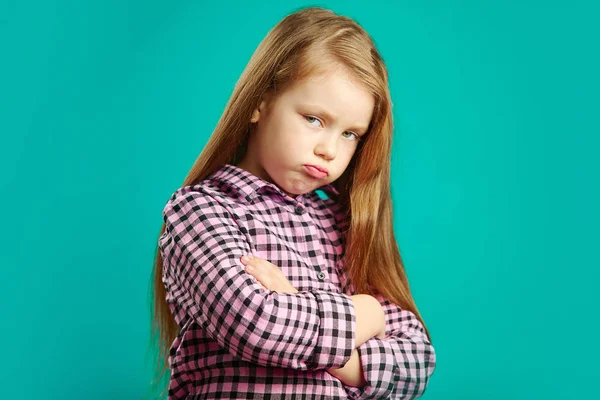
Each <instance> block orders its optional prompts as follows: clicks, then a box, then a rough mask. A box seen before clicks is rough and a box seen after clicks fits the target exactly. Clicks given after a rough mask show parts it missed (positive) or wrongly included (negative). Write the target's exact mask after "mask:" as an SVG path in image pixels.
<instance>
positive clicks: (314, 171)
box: [304, 165, 327, 179]
mask: <svg viewBox="0 0 600 400" xmlns="http://www.w3.org/2000/svg"><path fill="white" fill-rule="evenodd" d="M304 168H306V171H308V173H309V174H310V175H311V176H313V177H315V178H319V179H320V178H324V177H326V176H327V172H323V171H321V170H319V169H317V168H315V167H313V166H311V165H305V166H304Z"/></svg>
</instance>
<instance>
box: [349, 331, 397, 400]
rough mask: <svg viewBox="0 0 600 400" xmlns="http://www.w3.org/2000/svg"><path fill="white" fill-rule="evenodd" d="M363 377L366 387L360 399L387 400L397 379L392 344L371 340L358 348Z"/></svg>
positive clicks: (385, 341) (376, 339)
mask: <svg viewBox="0 0 600 400" xmlns="http://www.w3.org/2000/svg"><path fill="white" fill-rule="evenodd" d="M357 350H358V354H359V357H360V362H361V364H362V370H363V376H364V377H365V381H367V386H365V387H364V388H363V393H362V396H361V398H362V397H364V398H373V399H387V398H389V396H390V395H391V394H392V392H393V390H394V387H395V386H396V380H397V379H398V373H397V371H396V369H397V368H398V366H397V365H396V359H395V357H394V349H393V347H392V344H391V343H390V342H389V341H387V340H383V339H378V338H371V339H369V340H368V341H366V342H365V343H363V344H362V345H360V346H359V347H358V349H357Z"/></svg>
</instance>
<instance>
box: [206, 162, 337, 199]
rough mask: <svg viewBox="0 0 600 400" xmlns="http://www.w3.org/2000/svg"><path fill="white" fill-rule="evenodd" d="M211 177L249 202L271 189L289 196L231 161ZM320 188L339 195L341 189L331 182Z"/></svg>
mask: <svg viewBox="0 0 600 400" xmlns="http://www.w3.org/2000/svg"><path fill="white" fill-rule="evenodd" d="M210 178H211V179H214V180H218V181H221V182H223V183H225V184H227V185H228V186H230V187H232V188H233V189H235V190H237V191H238V192H239V194H240V195H241V196H243V197H244V198H245V199H246V200H247V201H249V202H252V201H253V199H254V197H256V196H257V195H258V194H259V193H265V192H269V191H270V192H275V193H277V194H279V195H280V196H282V197H286V196H287V195H286V194H285V193H284V192H283V191H282V190H281V189H280V188H279V186H277V185H276V184H274V183H271V182H267V181H265V180H264V179H262V178H259V177H258V176H256V175H254V174H252V173H251V172H249V171H246V170H245V169H242V168H240V167H238V166H236V165H233V164H229V163H226V164H223V166H222V167H221V168H219V169H218V170H217V171H216V172H214V173H213V174H212V175H211V176H210ZM318 189H320V190H323V191H325V192H330V193H334V194H335V195H339V191H338V190H337V188H336V187H335V186H334V185H333V184H331V183H330V184H327V185H324V186H321V187H319V188H318ZM302 197H303V195H298V196H296V197H295V200H296V201H299V202H302V201H301V198H302Z"/></svg>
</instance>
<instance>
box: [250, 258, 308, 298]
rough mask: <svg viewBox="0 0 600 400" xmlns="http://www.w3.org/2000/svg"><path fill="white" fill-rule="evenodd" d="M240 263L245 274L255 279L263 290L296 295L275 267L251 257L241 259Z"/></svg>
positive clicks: (293, 288) (288, 282)
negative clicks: (244, 268) (243, 266)
mask: <svg viewBox="0 0 600 400" xmlns="http://www.w3.org/2000/svg"><path fill="white" fill-rule="evenodd" d="M241 261H242V264H244V265H245V266H246V272H247V273H249V274H250V275H252V276H253V277H255V278H256V280H257V281H258V282H259V283H260V284H261V285H262V286H263V287H264V288H265V289H269V290H272V291H274V292H278V293H298V290H296V288H295V287H293V286H292V284H291V283H290V281H288V280H287V278H286V277H285V275H284V274H283V272H281V270H280V269H279V267H277V266H276V265H274V264H271V263H270V262H268V261H267V260H263V259H261V258H259V257H256V256H252V255H247V256H244V257H242V258H241Z"/></svg>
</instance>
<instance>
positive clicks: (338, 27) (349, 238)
mask: <svg viewBox="0 0 600 400" xmlns="http://www.w3.org/2000/svg"><path fill="white" fill-rule="evenodd" d="M325 61H328V62H333V63H337V64H340V65H343V66H344V67H346V69H347V70H348V71H350V73H351V74H352V75H353V77H354V78H355V79H356V80H357V81H358V82H360V83H362V84H363V85H364V87H366V88H367V89H368V90H369V91H370V92H371V93H372V94H373V96H374V98H375V108H374V111H373V115H372V119H371V124H370V127H369V132H368V135H366V137H365V139H364V140H363V141H361V142H360V144H359V147H358V148H357V150H356V153H355V155H354V157H353V159H352V161H351V162H350V164H349V166H348V168H347V169H346V171H345V172H344V174H343V175H342V176H341V177H340V178H339V179H338V180H337V181H335V182H334V184H335V185H336V188H337V189H338V190H339V192H340V195H339V197H338V201H339V202H340V204H341V205H342V206H343V210H344V211H345V215H346V221H347V225H346V226H347V227H348V229H347V230H346V231H345V232H344V235H345V242H346V249H345V253H344V260H345V265H346V268H347V272H348V276H349V279H350V282H351V283H352V284H353V285H354V288H355V289H356V291H357V293H368V294H375V293H379V294H381V295H383V296H385V297H386V298H388V299H389V300H391V301H392V302H394V303H396V304H397V305H398V306H400V307H401V308H402V309H405V310H409V311H411V312H413V313H414V314H415V315H416V316H417V318H418V319H419V321H420V322H421V323H422V324H423V327H425V323H424V322H423V319H422V318H421V315H420V314H419V311H418V310H417V307H416V305H415V302H414V300H413V298H412V295H411V292H410V288H409V283H408V279H407V276H406V273H405V270H404V266H403V262H402V259H401V257H400V251H399V248H398V244H397V243H396V239H395V236H394V229H393V216H392V198H391V191H390V164H391V148H392V134H393V120H392V110H391V109H392V102H391V98H390V92H389V86H388V72H387V68H386V66H385V63H384V61H383V59H382V57H381V55H380V54H379V52H378V50H377V49H376V47H375V44H374V42H373V40H372V39H371V37H370V36H369V34H368V33H367V32H366V31H365V30H364V29H363V28H362V27H361V26H360V25H359V24H358V23H357V22H355V21H354V20H352V19H351V18H348V17H345V16H340V15H337V14H335V13H334V12H332V11H330V10H327V9H323V8H319V7H309V8H304V9H300V10H298V11H296V12H294V13H292V14H289V15H288V16H286V17H285V18H283V19H282V20H281V21H280V22H279V23H278V24H277V25H275V26H274V27H273V28H272V29H271V30H270V31H269V32H268V34H267V35H266V37H265V38H264V39H263V41H262V42H261V43H260V44H259V46H258V47H257V49H256V51H255V52H254V54H253V55H252V57H251V59H250V61H249V62H248V65H247V66H246V69H245V70H244V71H243V72H242V75H241V76H240V78H239V80H238V82H237V84H236V85H235V88H234V90H233V93H232V95H231V98H230V99H229V102H228V103H227V105H226V107H225V110H224V112H223V114H222V116H221V118H220V119H219V122H218V123H217V126H216V128H215V130H214V132H213V134H212V135H211V137H210V139H209V140H208V142H207V144H206V146H205V148H204V149H203V150H202V152H201V153H200V155H199V157H198V158H197V159H196V161H195V163H194V165H193V166H192V168H191V170H190V172H189V173H188V175H187V177H186V178H185V180H184V182H183V185H182V186H187V185H193V184H196V183H198V182H199V181H201V180H202V179H204V178H206V177H207V176H209V175H210V174H212V173H213V172H215V171H216V170H217V169H219V168H220V167H221V166H223V165H224V164H225V163H230V164H234V165H235V164H237V163H238V162H239V161H240V160H241V157H242V156H243V155H244V152H245V149H246V146H247V139H248V134H249V131H250V118H251V115H252V112H253V110H254V109H255V108H257V107H258V105H259V103H260V101H261V99H262V98H263V96H264V95H265V94H266V93H267V92H269V91H272V92H277V91H285V89H286V88H287V87H289V86H290V85H291V84H293V83H294V82H297V81H298V80H301V79H304V78H306V77H308V76H311V75H312V74H315V73H317V72H318V71H319V70H320V69H322V68H323V65H324V64H325ZM164 230H165V225H164V223H163V226H162V228H161V230H160V234H159V235H162V233H163V232H164ZM154 267H155V269H154V271H153V277H154V309H153V313H154V314H153V322H152V326H151V330H152V338H153V339H156V337H157V335H158V346H159V355H160V357H159V358H158V363H157V370H156V372H157V373H158V375H157V378H158V379H157V380H156V381H155V382H158V380H160V378H161V377H162V376H163V375H164V372H165V371H166V369H167V368H168V355H169V348H170V346H171V344H172V342H173V340H174V339H175V338H176V336H177V335H178V333H179V326H178V325H177V324H176V322H175V320H174V319H173V316H172V315H171V312H170V310H169V307H168V305H167V302H166V299H165V296H166V293H165V287H164V286H163V282H162V267H163V264H162V259H161V255H160V252H159V251H158V249H157V251H156V262H155V265H154ZM425 331H426V333H427V335H428V336H429V332H428V331H427V328H426V327H425ZM153 343H155V342H154V341H153Z"/></svg>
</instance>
